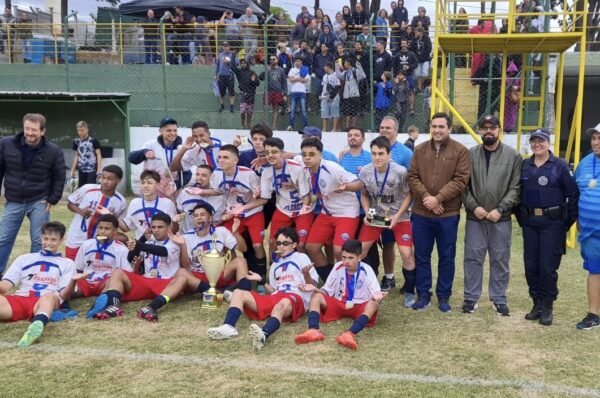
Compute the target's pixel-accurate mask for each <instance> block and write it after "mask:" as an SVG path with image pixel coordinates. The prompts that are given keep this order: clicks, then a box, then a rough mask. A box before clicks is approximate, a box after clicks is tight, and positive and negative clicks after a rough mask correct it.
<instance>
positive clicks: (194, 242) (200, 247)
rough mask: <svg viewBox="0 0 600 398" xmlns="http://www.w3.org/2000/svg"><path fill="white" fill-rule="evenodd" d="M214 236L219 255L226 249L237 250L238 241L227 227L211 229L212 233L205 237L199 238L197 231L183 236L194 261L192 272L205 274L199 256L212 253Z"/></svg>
mask: <svg viewBox="0 0 600 398" xmlns="http://www.w3.org/2000/svg"><path fill="white" fill-rule="evenodd" d="M213 234H216V235H217V241H216V244H217V245H216V246H217V247H216V249H217V251H218V252H219V253H223V251H224V250H225V248H227V249H229V250H235V247H236V246H237V240H236V239H235V237H234V236H233V234H232V233H231V232H230V231H229V230H228V229H227V228H225V227H212V226H211V227H210V233H209V234H208V235H205V236H198V234H197V233H196V231H195V230H194V231H188V232H186V233H184V234H183V238H184V239H185V243H186V245H187V250H188V255H189V256H190V260H192V267H191V271H195V272H204V268H202V264H201V263H200V260H199V259H198V254H199V253H202V252H207V253H208V252H210V251H211V250H212V248H213V245H212V242H213Z"/></svg>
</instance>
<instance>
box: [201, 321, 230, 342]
mask: <svg viewBox="0 0 600 398" xmlns="http://www.w3.org/2000/svg"><path fill="white" fill-rule="evenodd" d="M206 334H208V338H210V339H211V340H229V339H231V338H233V337H237V336H238V331H237V329H236V328H234V327H233V326H231V325H226V324H223V325H221V326H219V327H216V328H210V329H208V330H207V331H206Z"/></svg>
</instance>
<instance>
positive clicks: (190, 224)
mask: <svg viewBox="0 0 600 398" xmlns="http://www.w3.org/2000/svg"><path fill="white" fill-rule="evenodd" d="M212 173H213V169H212V168H211V167H210V166H208V165H200V166H198V167H197V168H196V183H195V184H194V185H192V186H191V187H190V188H201V189H209V188H210V176H211V175H212ZM190 191H191V190H189V189H188V188H184V189H182V190H181V192H179V195H177V201H176V202H177V210H178V211H181V212H183V217H184V218H183V228H182V229H183V230H184V231H189V230H191V229H194V227H195V225H194V216H193V214H192V210H193V209H194V207H196V206H197V205H199V204H208V205H210V206H211V207H212V209H213V210H212V213H213V214H214V216H213V221H214V222H215V224H220V223H221V216H222V215H223V212H224V211H225V198H223V196H222V195H219V196H201V195H195V194H193V193H191V192H190ZM179 217H181V214H180V216H179Z"/></svg>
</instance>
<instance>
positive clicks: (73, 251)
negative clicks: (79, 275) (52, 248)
mask: <svg viewBox="0 0 600 398" xmlns="http://www.w3.org/2000/svg"><path fill="white" fill-rule="evenodd" d="M77 252H79V247H67V246H65V257H66V258H69V259H71V260H73V261H75V257H77Z"/></svg>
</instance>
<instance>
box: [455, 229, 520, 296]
mask: <svg viewBox="0 0 600 398" xmlns="http://www.w3.org/2000/svg"><path fill="white" fill-rule="evenodd" d="M511 235H512V225H511V221H500V222H497V223H491V222H478V221H473V220H467V226H466V230H465V264H464V271H465V300H470V301H475V302H477V301H478V300H479V297H481V289H482V283H483V263H484V261H485V256H486V254H487V253H488V252H489V254H490V281H489V287H488V294H489V296H490V300H492V301H494V302H495V303H497V304H506V289H507V288H508V281H509V278H510V271H509V262H510V241H511Z"/></svg>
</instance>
